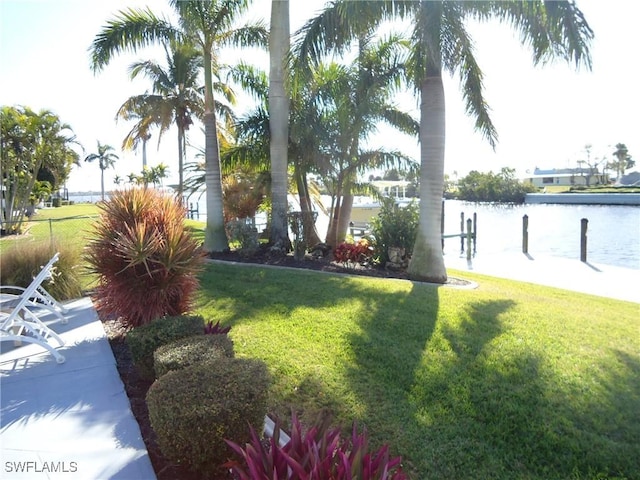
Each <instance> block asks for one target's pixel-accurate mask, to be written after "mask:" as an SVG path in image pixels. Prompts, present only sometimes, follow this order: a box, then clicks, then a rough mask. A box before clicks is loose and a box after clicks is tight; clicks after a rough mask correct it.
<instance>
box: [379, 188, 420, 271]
mask: <svg viewBox="0 0 640 480" xmlns="http://www.w3.org/2000/svg"><path fill="white" fill-rule="evenodd" d="M381 202H382V204H381V206H380V212H379V213H378V215H377V216H375V217H374V218H373V220H372V221H371V235H372V236H373V238H374V239H375V242H374V245H375V257H376V261H377V262H378V263H380V264H381V265H386V263H387V262H388V261H389V260H390V259H389V249H390V248H398V249H400V250H401V251H404V254H405V256H406V258H411V254H412V251H413V245H414V243H415V241H416V235H417V233H418V217H419V209H418V205H417V204H416V203H414V202H412V203H410V204H409V205H404V206H400V205H398V204H397V203H396V202H395V200H394V199H393V198H387V197H385V198H382V199H381Z"/></svg>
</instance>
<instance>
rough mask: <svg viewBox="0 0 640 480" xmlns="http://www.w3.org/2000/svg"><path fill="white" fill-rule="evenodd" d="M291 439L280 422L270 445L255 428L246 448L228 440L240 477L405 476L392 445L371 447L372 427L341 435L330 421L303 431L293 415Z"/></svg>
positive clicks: (342, 479) (338, 479)
mask: <svg viewBox="0 0 640 480" xmlns="http://www.w3.org/2000/svg"><path fill="white" fill-rule="evenodd" d="M291 424H292V428H291V437H290V440H289V441H288V442H287V443H286V444H285V445H284V446H280V435H281V429H280V425H279V424H276V426H275V428H274V433H273V437H272V438H271V439H270V440H269V442H268V446H267V445H266V444H265V442H263V441H262V439H261V438H260V436H259V435H258V434H257V433H256V432H255V430H253V429H251V442H250V443H249V444H247V445H246V446H245V448H242V447H241V446H239V445H237V444H235V443H234V442H232V441H229V440H226V442H227V444H228V445H229V447H231V449H232V450H233V451H234V452H235V453H236V454H237V455H239V456H240V458H241V459H242V460H241V461H230V462H227V463H226V464H225V465H224V466H225V467H227V468H230V469H231V471H232V472H233V474H234V475H235V476H236V478H237V479H239V480H270V479H274V478H278V479H290V480H325V479H326V480H328V479H331V480H355V479H357V480H405V479H406V478H407V477H406V475H405V474H404V472H403V471H402V467H401V465H400V463H401V459H400V457H395V458H391V457H390V455H389V447H388V446H387V445H385V446H383V447H381V448H380V449H379V450H378V451H377V452H370V451H369V445H368V440H367V432H366V430H365V431H363V432H362V433H358V431H357V428H356V425H355V424H354V426H353V429H352V433H351V437H350V438H346V439H341V438H340V428H334V429H330V428H328V425H327V424H326V423H324V424H317V425H314V426H313V427H311V428H310V429H308V430H307V431H306V432H304V431H303V430H302V427H301V425H300V422H299V420H298V418H297V417H296V415H295V414H294V415H293V417H292V422H291Z"/></svg>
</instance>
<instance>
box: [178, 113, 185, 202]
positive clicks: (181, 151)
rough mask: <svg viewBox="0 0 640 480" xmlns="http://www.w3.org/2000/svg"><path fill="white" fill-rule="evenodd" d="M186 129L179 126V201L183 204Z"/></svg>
mask: <svg viewBox="0 0 640 480" xmlns="http://www.w3.org/2000/svg"><path fill="white" fill-rule="evenodd" d="M183 147H184V129H183V128H182V126H180V125H178V200H179V202H180V205H182V204H183V202H184V198H182V193H183V189H184V178H183V172H182V170H183V165H184V148H183Z"/></svg>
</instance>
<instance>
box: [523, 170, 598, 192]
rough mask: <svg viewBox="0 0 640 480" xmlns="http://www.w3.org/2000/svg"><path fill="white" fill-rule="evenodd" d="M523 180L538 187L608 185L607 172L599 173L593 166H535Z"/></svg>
mask: <svg viewBox="0 0 640 480" xmlns="http://www.w3.org/2000/svg"><path fill="white" fill-rule="evenodd" d="M524 181H525V182H529V183H531V184H533V185H535V186H536V187H539V188H544V187H550V186H564V187H573V186H579V185H584V186H591V185H608V184H609V174H608V173H599V172H597V171H596V170H595V169H593V168H584V167H579V168H553V169H551V170H543V169H541V168H536V169H535V170H534V171H533V174H529V175H528V176H527V177H525V178H524Z"/></svg>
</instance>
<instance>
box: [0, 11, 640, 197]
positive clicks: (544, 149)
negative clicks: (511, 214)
mask: <svg viewBox="0 0 640 480" xmlns="http://www.w3.org/2000/svg"><path fill="white" fill-rule="evenodd" d="M270 3H271V2H270V1H269V0H254V1H253V3H252V6H251V7H250V10H249V13H248V18H249V19H263V20H264V21H265V22H266V23H267V24H268V21H269V12H270ZM324 3H325V2H324V0H292V1H291V2H290V8H291V31H292V32H294V31H295V30H296V29H297V28H298V27H300V26H301V25H302V24H303V23H304V21H305V20H306V19H308V18H310V17H311V16H313V14H314V13H316V12H318V11H319V10H320V9H321V8H322V6H323V4H324ZM577 4H578V6H579V7H580V8H581V10H582V11H583V12H584V14H585V17H586V19H587V21H588V22H589V24H590V26H591V28H592V29H593V30H594V33H595V39H594V41H593V43H592V49H591V53H592V60H593V68H592V70H591V71H589V70H587V69H585V68H581V69H579V70H576V69H575V68H574V66H573V65H567V64H566V63H562V62H555V63H552V64H549V65H545V66H539V67H533V66H532V61H531V54H530V52H529V51H528V50H527V49H525V48H524V47H522V46H521V45H520V42H519V38H518V36H517V34H515V33H514V32H512V30H510V29H509V28H508V26H506V25H501V24H499V23H497V22H491V23H486V24H476V23H473V24H470V25H469V30H470V32H471V34H472V36H473V38H474V40H475V44H476V58H477V60H478V63H479V65H480V67H481V69H482V70H483V72H484V75H485V83H484V86H485V98H486V100H487V103H488V104H489V106H490V108H491V118H492V120H493V122H494V124H495V126H496V128H497V131H498V145H497V147H496V148H495V150H493V149H492V148H491V147H490V146H489V144H488V142H487V141H486V140H485V139H484V138H483V137H482V136H481V135H480V133H478V132H476V131H475V130H474V127H473V119H471V118H469V117H467V116H466V114H465V110H464V104H463V102H462V96H461V94H460V89H459V83H458V79H457V78H455V77H453V78H451V77H449V76H448V75H447V76H446V77H445V81H444V83H445V98H446V102H447V105H446V107H447V127H446V128H447V141H446V149H445V171H446V172H447V173H449V174H450V175H452V176H456V175H457V176H463V175H466V174H467V173H468V172H469V171H470V170H478V171H481V172H488V171H494V172H497V171H499V170H500V169H501V168H503V167H510V168H514V169H516V171H517V172H518V174H519V175H521V176H526V174H527V172H531V171H533V169H534V168H536V167H539V168H545V169H546V168H565V167H575V166H577V161H578V160H583V159H585V158H586V153H585V148H584V147H585V145H591V146H592V147H591V153H590V155H591V159H594V158H596V159H597V158H602V157H604V156H607V157H608V158H611V153H612V152H613V151H614V149H615V147H614V146H615V144H616V143H625V144H626V145H627V147H628V149H629V153H630V154H631V155H632V156H633V157H634V158H635V159H636V161H637V162H638V164H640V115H639V112H640V89H638V85H639V84H640V80H639V74H640V57H639V56H638V54H637V48H636V47H637V36H636V34H635V33H634V32H635V30H636V28H637V24H636V22H637V19H638V18H640V2H637V1H634V0H608V1H606V2H603V1H602V0H578V1H577ZM146 6H149V7H151V8H152V9H153V10H154V11H156V12H170V8H169V7H168V2H166V1H164V0H110V1H109V2H87V1H86V0H0V105H24V106H28V107H30V108H32V109H34V110H41V109H45V110H50V111H52V112H54V113H56V114H57V115H58V116H59V117H60V119H61V120H62V121H63V122H65V123H67V124H69V125H70V126H71V127H72V129H73V131H74V132H75V134H76V136H77V139H78V141H79V142H80V144H81V145H82V146H83V147H84V151H83V152H79V153H80V154H81V155H82V157H83V158H84V156H86V155H88V154H90V153H94V152H96V151H97V147H96V142H97V141H100V142H101V143H103V144H105V143H106V144H109V145H112V146H113V147H115V148H116V153H117V154H118V155H119V157H120V159H119V160H118V161H117V162H116V168H115V169H113V170H111V169H109V170H107V171H106V172H105V188H106V189H107V190H109V189H111V188H114V187H115V185H114V184H113V178H114V177H115V176H116V175H119V176H121V177H125V176H126V175H128V174H129V173H132V172H135V173H139V172H140V171H141V170H142V153H141V151H138V152H122V151H121V149H120V146H121V144H122V140H123V138H124V137H125V135H126V134H127V132H128V131H129V130H130V128H131V124H128V123H126V122H123V121H120V122H117V123H116V121H115V114H116V111H117V110H118V107H119V106H120V105H121V104H122V103H123V102H124V101H125V100H126V99H127V98H129V97H130V96H132V95H138V94H141V93H144V92H145V91H147V90H149V88H150V84H149V83H148V81H145V79H137V80H136V81H135V82H132V81H131V80H130V79H129V75H128V72H127V67H128V66H129V65H130V64H131V63H132V62H133V61H136V60H148V59H155V60H162V59H163V57H162V56H161V55H160V53H161V52H160V51H159V50H158V49H149V50H143V51H139V52H138V53H136V54H128V55H122V56H119V57H115V58H114V60H113V61H112V62H111V63H110V64H109V65H108V66H107V67H106V68H105V69H104V70H103V71H101V72H99V73H96V74H94V72H93V71H92V70H91V68H90V61H89V52H88V49H89V47H90V45H91V42H92V40H93V39H94V37H95V36H96V34H97V33H98V32H99V31H100V30H101V28H102V27H103V26H104V25H105V24H106V22H107V20H108V19H110V18H112V17H113V16H114V15H115V14H116V13H117V12H118V11H120V10H122V9H125V8H129V7H135V8H138V7H146ZM239 57H242V58H243V59H244V60H245V61H252V62H255V63H257V64H260V65H262V66H263V68H265V69H267V68H268V57H267V56H266V54H264V53H262V54H261V53H256V52H247V53H243V54H242V55H238V54H237V53H231V52H230V53H229V59H228V61H234V60H235V59H237V58H239ZM634 58H635V60H634ZM416 100H417V99H416V96H415V95H414V94H413V93H412V92H408V93H406V94H404V95H399V96H398V97H397V99H396V101H397V103H398V105H399V106H402V107H404V108H406V109H407V110H409V111H411V112H412V113H414V114H415V116H416V118H417V115H418V112H417V104H416ZM242 103H243V105H239V106H238V108H239V110H243V108H245V109H246V108H249V107H250V102H249V100H248V99H246V98H245V99H243V100H242ZM189 135H190V141H191V142H192V143H194V144H202V145H204V136H203V135H202V134H201V132H200V126H199V125H194V126H193V127H192V129H191V130H190V133H189ZM157 140H158V139H157V135H154V136H153V137H152V139H151V141H150V142H149V144H148V147H147V157H148V164H149V165H150V166H154V165H157V164H159V163H164V164H166V165H167V166H168V167H169V174H170V176H169V178H168V179H167V180H166V181H165V184H167V185H169V184H172V183H176V181H177V176H178V175H177V133H176V132H174V131H173V130H172V131H169V132H168V133H166V134H165V136H163V138H162V142H161V143H160V147H159V149H158V148H157V147H158V142H157ZM375 142H378V143H379V144H382V145H384V146H386V147H387V148H400V149H402V150H403V151H404V152H405V153H407V154H408V155H410V156H412V157H413V158H415V159H416V160H417V161H418V160H419V153H418V145H417V142H416V141H415V140H414V139H411V138H407V137H404V136H402V135H401V134H398V133H395V132H393V131H390V130H388V129H386V128H383V129H381V130H380V133H379V134H378V135H376V136H375V138H374V140H372V145H373V146H376V145H375ZM187 154H188V158H187V161H193V155H194V152H193V151H190V152H188V153H187ZM67 188H68V190H69V191H71V192H75V191H85V192H86V191H93V192H99V191H100V169H99V167H98V165H97V163H95V162H94V163H85V162H82V166H81V167H74V168H73V170H72V174H71V177H70V179H69V181H68V183H67Z"/></svg>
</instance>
